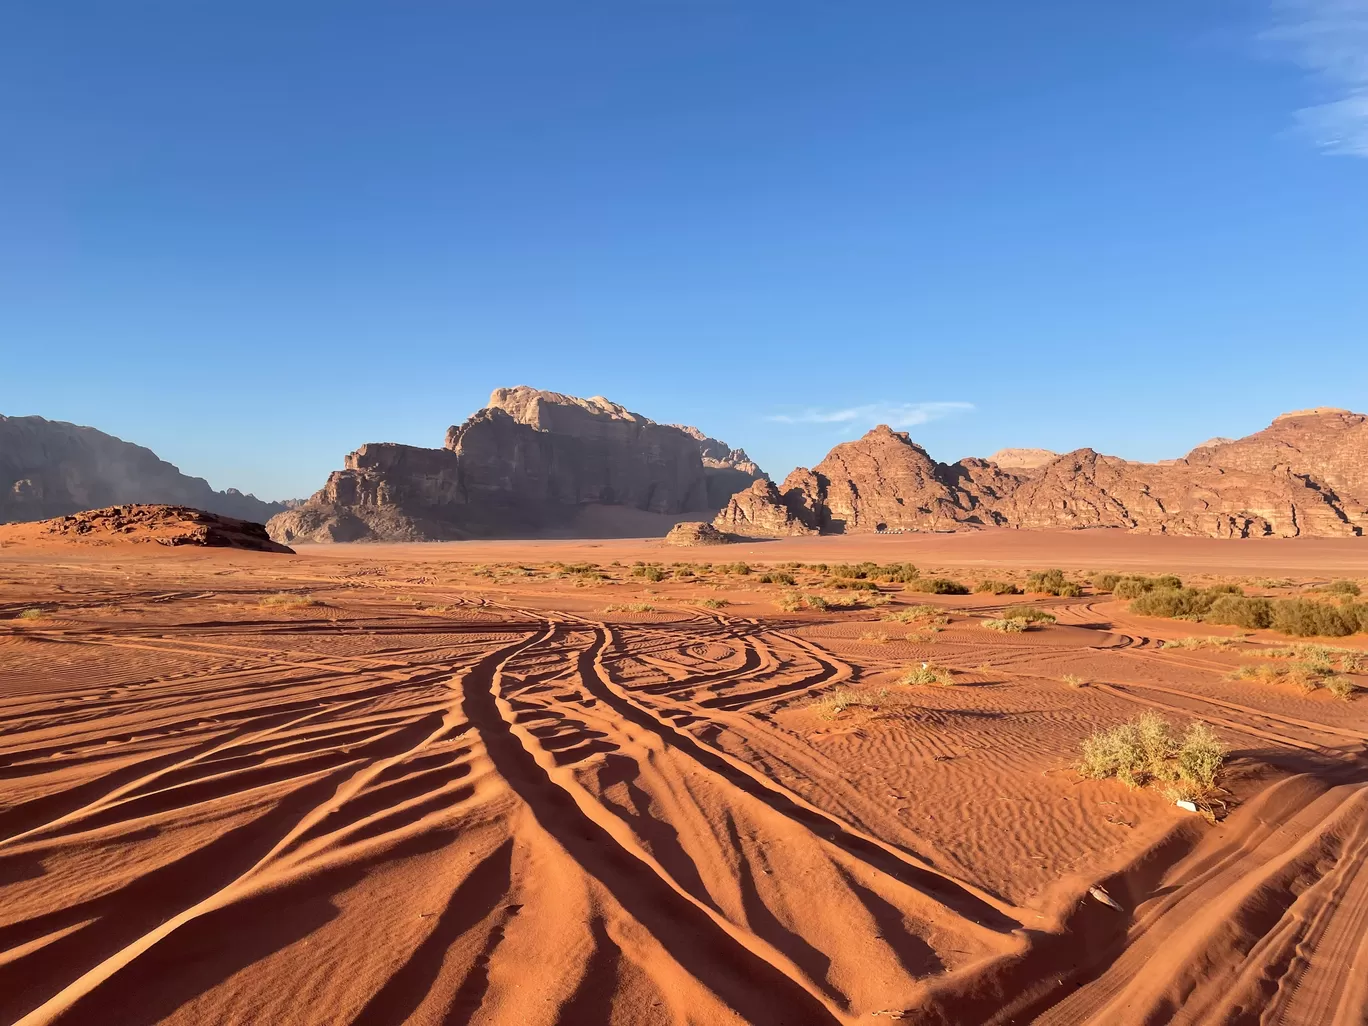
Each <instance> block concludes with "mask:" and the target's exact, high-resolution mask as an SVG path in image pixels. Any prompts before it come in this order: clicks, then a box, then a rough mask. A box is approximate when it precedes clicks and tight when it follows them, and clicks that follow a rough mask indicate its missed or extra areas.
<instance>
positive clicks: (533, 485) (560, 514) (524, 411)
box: [269, 386, 759, 542]
mask: <svg viewBox="0 0 1368 1026" xmlns="http://www.w3.org/2000/svg"><path fill="white" fill-rule="evenodd" d="M706 446H711V447H713V448H715V449H716V450H717V451H719V452H722V453H724V455H720V456H719V455H712V456H710V457H709V459H711V460H713V463H714V465H712V466H707V465H705V459H704V456H703V449H704V448H705V447H706ZM733 453H735V455H733ZM729 461H730V462H729ZM747 467H751V468H754V474H758V473H759V468H758V467H754V464H753V463H750V462H749V460H747V459H746V458H745V454H744V453H742V452H740V451H739V450H731V449H729V448H727V447H726V446H725V444H724V443H721V442H716V440H714V439H709V438H707V437H706V436H705V435H703V433H702V432H700V431H697V429H693V430H692V431H690V432H687V433H686V431H684V430H681V429H680V428H676V427H671V426H668V425H664V424H657V423H656V422H655V421H653V420H650V419H648V418H646V417H643V416H641V415H640V414H637V413H632V412H631V411H630V410H627V409H625V408H624V407H622V406H619V405H618V404H617V403H613V402H610V401H609V400H607V399H604V398H603V397H601V396H595V397H594V398H592V399H579V398H576V397H574V396H566V395H561V394H559V393H556V392H543V391H538V390H537V389H533V388H528V387H526V386H520V387H518V388H500V389H496V390H495V391H494V393H493V394H492V395H491V396H490V398H489V405H488V406H486V407H485V408H484V409H482V410H480V411H479V412H477V413H476V414H474V415H473V416H472V417H470V419H468V420H467V421H466V422H465V423H463V424H459V425H456V426H454V427H452V428H450V429H449V430H448V431H447V435H446V443H445V445H444V447H443V448H441V449H424V448H420V447H418V446H409V445H396V444H393V443H369V444H366V445H363V446H361V447H360V448H359V449H357V450H356V451H355V452H353V453H350V454H349V455H348V456H347V458H346V462H345V465H344V469H342V470H338V471H334V472H333V473H332V474H331V475H330V476H329V478H328V482H327V484H325V485H324V486H323V488H322V489H321V490H320V491H319V492H317V493H316V494H315V495H314V496H313V497H312V498H311V499H310V500H309V501H308V502H307V503H305V504H304V505H302V506H300V507H299V508H297V509H294V510H291V511H289V512H287V513H283V514H281V515H280V516H277V517H275V518H274V519H273V520H272V521H271V522H270V524H269V529H270V532H271V536H272V537H273V538H275V539H276V540H277V541H281V542H290V541H295V540H299V541H318V542H328V541H361V540H386V541H423V540H435V539H458V538H473V537H500V536H502V537H508V536H514V537H516V536H532V535H537V534H540V533H544V532H546V531H548V530H553V529H556V528H560V527H563V526H564V525H566V524H568V523H570V522H571V521H573V520H574V519H575V518H576V517H577V516H578V515H579V514H580V513H581V512H582V511H583V510H584V509H585V508H587V507H592V506H616V507H627V508H631V509H636V510H643V511H647V512H651V513H656V514H662V515H667V516H678V515H680V514H684V513H689V512H704V513H708V514H709V515H711V514H712V513H714V512H716V511H717V510H718V509H719V508H720V507H721V506H722V505H723V504H724V503H725V502H726V499H727V495H728V494H730V492H731V491H732V490H734V489H733V488H731V487H730V486H731V484H732V483H735V482H736V481H738V480H740V481H742V482H748V481H749V480H750V479H751V477H752V475H751V473H750V472H749V471H748V469H747ZM717 475H725V476H722V477H717V480H719V481H722V482H723V484H722V486H720V487H719V486H714V485H712V484H711V481H712V480H713V479H714V477H716V476H717ZM738 475H740V476H739V477H738ZM710 493H711V494H713V495H714V496H715V499H714V500H711V501H710V499H709V495H710ZM723 493H725V494H723Z"/></svg>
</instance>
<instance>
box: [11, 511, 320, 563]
mask: <svg viewBox="0 0 1368 1026" xmlns="http://www.w3.org/2000/svg"><path fill="white" fill-rule="evenodd" d="M15 544H17V545H38V546H52V545H94V546H107V545H138V544H143V545H167V546H173V547H179V546H185V545H189V546H196V547H205V548H228V549H248V550H252V551H255V552H283V553H290V554H293V552H294V550H293V549H291V548H288V547H286V546H284V545H280V544H278V543H276V542H273V541H271V539H270V538H269V537H267V535H266V528H265V527H263V526H262V525H261V524H254V523H252V522H250V521H247V520H238V519H236V518H234V517H223V516H219V515H218V514H216V513H206V512H204V510H200V509H191V508H190V507H188V506H167V505H160V504H143V503H135V504H131V505H126V506H111V507H109V508H107V509H90V510H83V511H82V512H80V513H72V514H68V515H67V516H61V517H55V518H53V519H51V520H41V521H38V522H37V523H22V524H6V525H4V526H0V546H3V545H15Z"/></svg>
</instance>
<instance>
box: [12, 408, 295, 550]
mask: <svg viewBox="0 0 1368 1026" xmlns="http://www.w3.org/2000/svg"><path fill="white" fill-rule="evenodd" d="M127 503H171V504H176V505H183V506H192V507H194V508H196V509H202V510H207V511H209V512H212V513H219V514H222V515H223V516H229V517H238V518H241V519H244V520H253V521H258V522H261V523H265V522H266V521H267V520H269V519H270V518H271V517H272V516H274V515H275V514H276V513H279V512H281V511H282V510H284V509H285V508H286V505H285V504H283V503H278V502H262V501H261V500H260V499H258V498H257V497H256V496H255V495H244V494H242V492H239V491H237V490H236V489H234V488H229V489H228V490H227V491H222V492H218V491H215V490H214V489H213V488H211V487H209V482H207V481H205V480H204V479H203V478H198V477H187V476H186V475H185V474H182V473H181V472H180V471H179V470H178V469H177V468H176V467H174V466H173V465H171V464H170V463H167V462H166V461H165V460H162V459H159V458H158V456H157V454H156V453H154V452H153V451H152V450H151V449H145V448H143V447H142V446H141V445H133V444H132V443H131V442H125V441H123V440H122V439H120V438H115V437H114V436H113V435H107V434H105V433H104V432H103V431H97V430H95V429H94V428H90V427H81V426H79V425H77V424H67V423H65V422H63V421H58V420H45V419H44V418H42V417H3V416H0V523H10V522H15V521H28V520H46V519H48V518H50V517H59V516H63V515H65V514H68V513H75V512H77V511H78V510H87V509H93V508H96V507H101V506H116V505H123V504H127Z"/></svg>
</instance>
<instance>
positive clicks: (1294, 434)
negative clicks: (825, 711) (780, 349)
mask: <svg viewBox="0 0 1368 1026" xmlns="http://www.w3.org/2000/svg"><path fill="white" fill-rule="evenodd" d="M714 523H715V524H716V526H717V527H718V528H719V529H720V530H723V531H728V532H731V533H734V534H749V535H786V534H810V533H816V532H820V533H832V534H835V533H846V532H852V533H853V532H866V531H954V530H970V529H974V528H978V527H985V526H1001V527H1015V528H1028V529H1048V528H1093V527H1112V528H1121V529H1124V530H1130V531H1136V532H1141V533H1147V534H1176V535H1194V536H1205V537H1213V538H1251V537H1284V538H1291V537H1298V536H1313V537H1337V536H1353V535H1362V534H1363V533H1364V530H1365V528H1368V417H1365V416H1364V415H1363V414H1357V413H1350V412H1348V411H1346V410H1333V409H1317V410H1306V411H1301V412H1298V413H1291V414H1285V415H1283V416H1281V417H1279V418H1278V419H1277V420H1275V421H1274V422H1273V424H1272V425H1271V426H1270V427H1268V428H1266V429H1265V430H1263V431H1260V432H1257V433H1256V434H1253V435H1250V436H1249V437H1247V438H1242V439H1238V440H1235V441H1230V440H1227V439H1213V440H1212V441H1211V442H1210V443H1207V444H1205V445H1202V446H1199V447H1198V448H1196V449H1194V450H1193V451H1192V452H1191V453H1189V454H1188V456H1187V458H1185V459H1180V460H1166V461H1164V462H1162V463H1137V462H1133V461H1130V460H1123V459H1119V458H1117V457H1115V456H1103V455H1101V454H1099V453H1097V452H1094V451H1093V450H1092V449H1078V450H1076V451H1074V452H1070V453H1064V454H1062V455H1059V456H1054V457H1053V458H1051V459H1049V460H1048V461H1046V462H1044V463H1042V464H1039V465H1037V466H1034V467H1023V466H1021V465H1020V461H1019V460H1018V461H1012V460H1009V461H1008V465H1003V464H1000V463H997V462H995V461H993V460H983V459H973V458H971V459H964V460H961V461H959V462H958V463H953V464H944V463H937V462H936V461H935V460H933V459H931V457H930V456H928V455H927V453H926V451H925V450H924V449H922V448H921V447H920V446H919V445H917V444H916V443H915V442H913V441H912V440H911V439H910V438H908V436H907V435H906V434H905V433H902V432H896V431H893V430H891V429H890V428H888V427H886V426H882V425H881V426H879V427H877V428H875V429H874V430H872V431H870V432H869V433H868V434H866V435H865V436H864V437H863V438H860V439H858V440H856V441H853V442H846V443H844V444H842V445H838V446H836V448H834V449H832V450H831V452H830V453H828V454H827V457H826V458H825V459H824V460H822V462H821V463H819V464H817V466H816V467H814V468H813V469H812V470H807V469H805V468H799V469H798V470H795V471H794V472H793V473H792V474H790V475H789V476H788V477H787V478H786V479H785V481H784V483H783V484H782V485H780V486H778V487H777V488H776V487H774V486H772V485H771V486H770V487H768V488H765V487H762V486H760V485H758V484H757V485H756V486H754V487H752V488H750V489H748V490H746V491H744V492H739V493H738V494H736V495H734V496H733V497H732V498H731V501H730V502H729V503H728V504H727V508H726V509H724V510H723V511H722V512H721V513H720V514H718V516H717V518H716V519H715V520H714Z"/></svg>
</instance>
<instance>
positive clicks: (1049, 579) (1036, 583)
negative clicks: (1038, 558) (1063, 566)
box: [1026, 570, 1083, 598]
mask: <svg viewBox="0 0 1368 1026" xmlns="http://www.w3.org/2000/svg"><path fill="white" fill-rule="evenodd" d="M1026 590H1027V591H1028V592H1032V593H1034V594H1037V595H1058V596H1060V597H1062V598H1077V597H1078V596H1079V595H1082V594H1083V589H1082V588H1081V587H1080V586H1079V585H1077V584H1075V583H1074V582H1073V581H1071V580H1069V579H1068V578H1067V577H1065V576H1064V571H1063V570H1040V571H1037V572H1035V573H1030V574H1027V575H1026Z"/></svg>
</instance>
